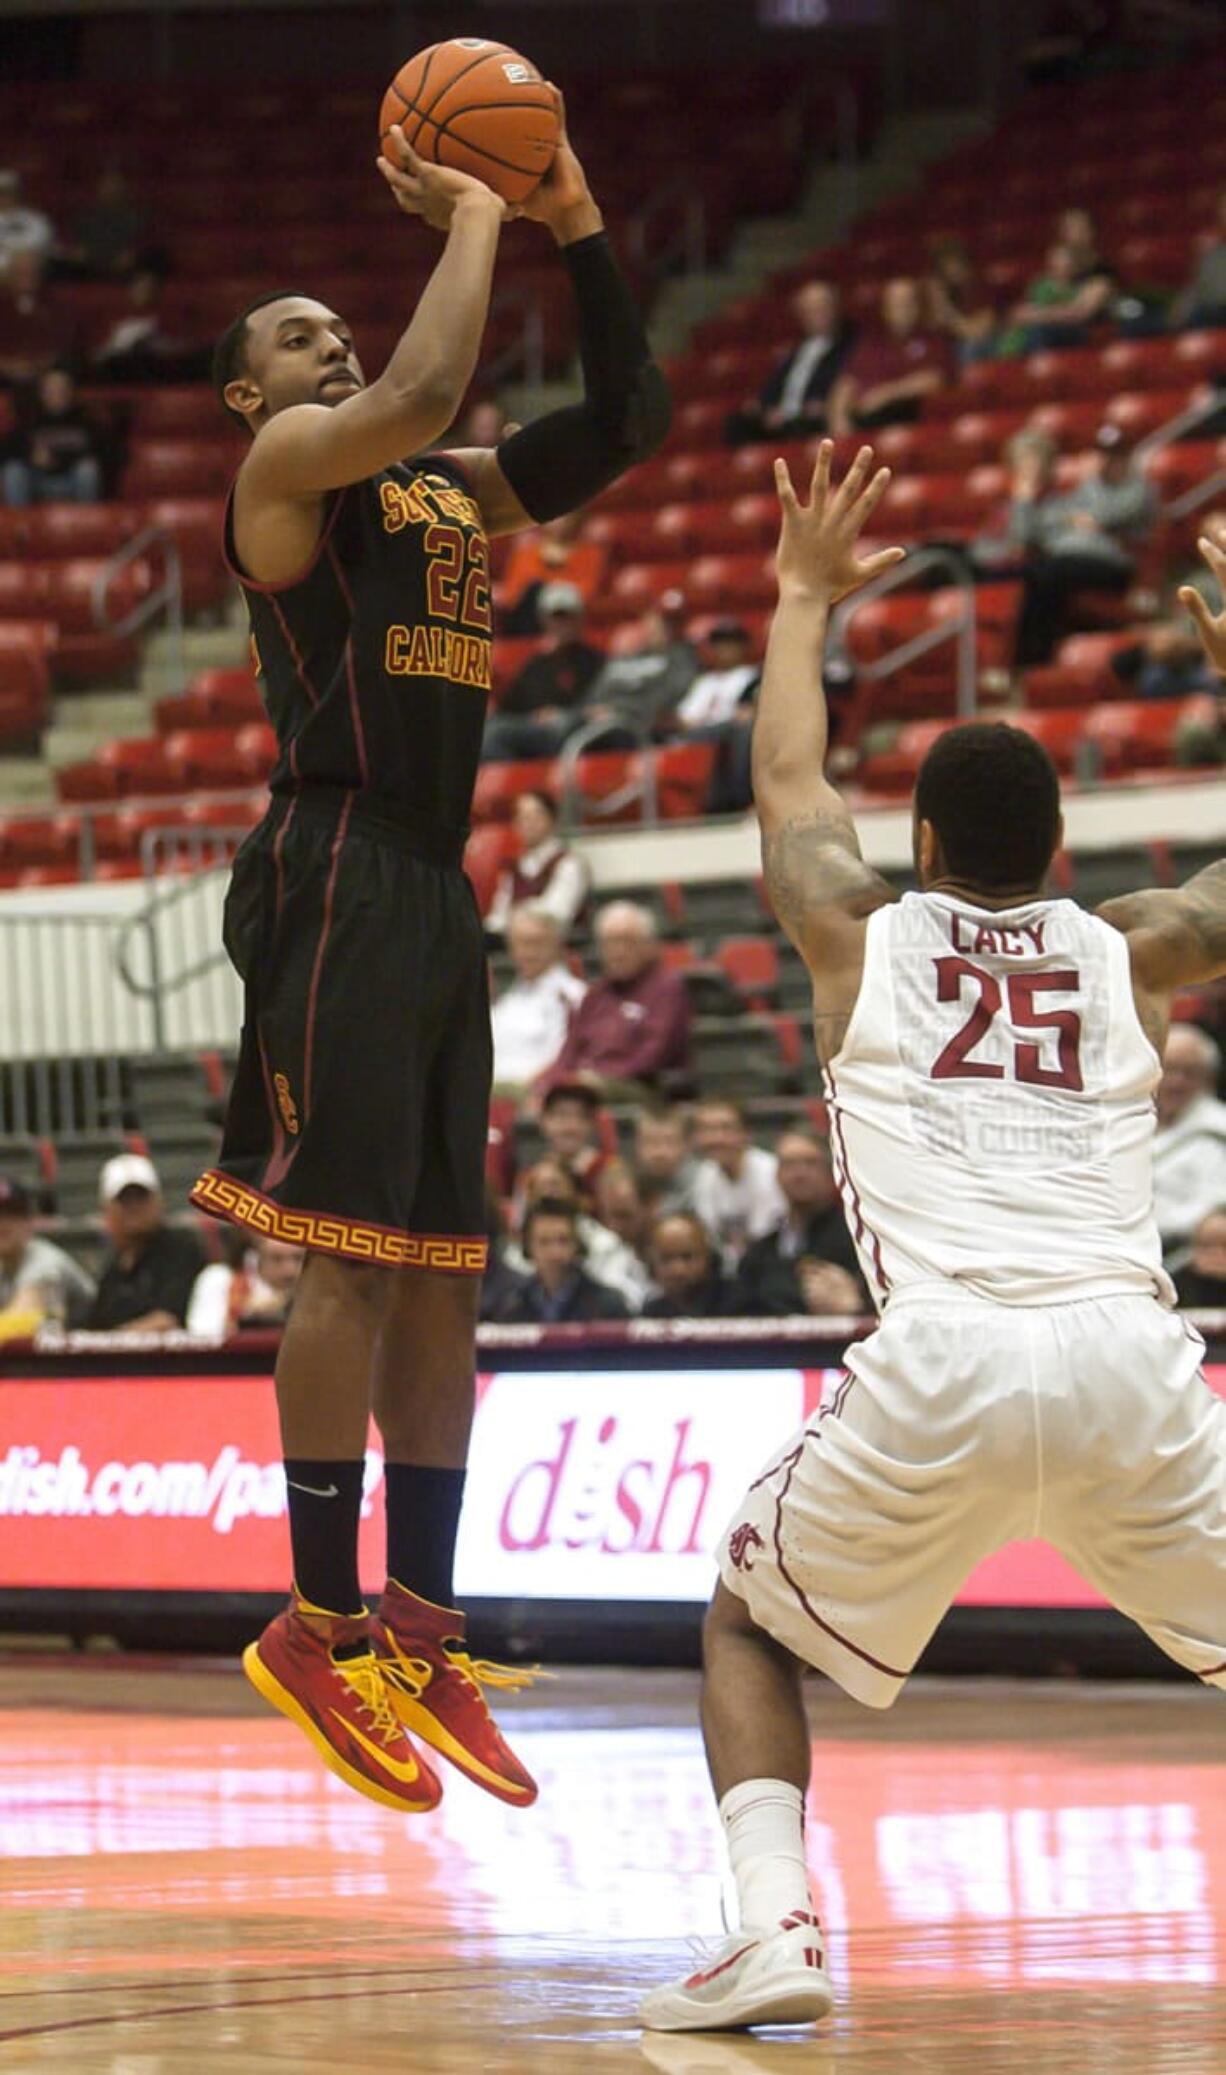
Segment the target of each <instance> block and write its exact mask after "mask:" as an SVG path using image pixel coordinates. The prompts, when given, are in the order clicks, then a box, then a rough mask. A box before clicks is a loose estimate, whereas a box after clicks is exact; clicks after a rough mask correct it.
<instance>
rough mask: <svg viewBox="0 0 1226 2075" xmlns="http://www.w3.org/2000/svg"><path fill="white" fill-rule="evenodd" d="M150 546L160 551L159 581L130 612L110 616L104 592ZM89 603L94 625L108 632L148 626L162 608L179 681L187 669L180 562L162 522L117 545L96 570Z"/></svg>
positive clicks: (107, 591)
mask: <svg viewBox="0 0 1226 2075" xmlns="http://www.w3.org/2000/svg"><path fill="white" fill-rule="evenodd" d="M150 548H153V549H157V550H159V551H160V553H161V555H162V561H163V570H164V574H163V577H162V581H161V583H160V584H155V585H154V588H153V589H152V591H150V592H149V594H148V596H147V597H145V598H141V599H138V601H137V603H136V604H135V605H134V606H133V607H132V610H131V612H129V613H125V614H124V615H123V617H122V618H120V619H113V618H112V617H111V615H110V613H109V611H108V609H107V596H108V593H109V591H110V588H111V585H112V584H113V583H114V582H115V580H116V578H117V577H119V576H120V575H121V574H122V572H123V571H124V570H125V569H126V568H127V567H128V565H129V563H132V562H136V561H139V560H140V558H141V556H142V555H144V554H145V553H146V552H147V550H149V549H150ZM90 607H91V610H92V612H93V615H94V622H95V624H96V625H97V626H99V627H101V628H103V629H105V631H106V632H107V633H108V634H116V635H119V636H123V635H126V634H135V633H136V631H137V629H138V628H140V627H144V626H147V625H148V623H149V621H150V620H151V619H152V618H153V617H154V615H155V614H156V613H159V612H162V611H165V614H166V624H167V626H168V628H169V630H170V635H171V640H172V642H173V662H174V674H175V676H176V678H177V679H178V680H179V682H180V684H182V683H183V682H184V680H185V676H186V670H185V662H184V647H183V564H182V561H181V559H180V556H179V549H178V545H177V543H176V541H175V539H174V537H173V535H171V534H170V533H168V532H167V531H166V528H165V527H164V526H145V527H142V529H141V531H140V532H139V533H135V534H133V536H132V538H131V540H126V541H125V542H124V544H123V546H122V547H121V548H117V549H116V551H115V553H114V554H113V555H111V556H110V557H109V558H108V560H107V561H106V562H105V563H104V565H103V567H102V568H101V569H100V570H99V571H98V574H97V576H96V577H95V578H94V581H93V584H92V586H91V588H90Z"/></svg>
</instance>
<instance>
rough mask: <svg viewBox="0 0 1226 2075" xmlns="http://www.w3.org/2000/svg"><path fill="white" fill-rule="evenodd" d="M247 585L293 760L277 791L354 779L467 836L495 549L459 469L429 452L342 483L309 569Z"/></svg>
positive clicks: (281, 746) (283, 752)
mask: <svg viewBox="0 0 1226 2075" xmlns="http://www.w3.org/2000/svg"><path fill="white" fill-rule="evenodd" d="M225 542H226V555H227V559H228V561H229V563H230V567H231V569H232V570H233V572H234V574H235V576H236V577H237V578H238V580H239V582H240V583H241V584H242V587H243V592H244V595H245V597H246V601H247V607H248V611H249V613H250V616H251V632H252V638H253V643H254V647H255V652H256V663H257V668H258V670H259V672H260V676H261V679H262V682H263V690H264V699H265V703H266V705H267V708H268V714H269V718H270V720H271V721H272V724H273V727H274V728H275V730H276V735H277V744H278V751H279V754H278V758H277V764H276V768H275V770H274V772H273V777H272V789H273V791H274V792H282V793H284V792H289V791H294V790H296V789H297V788H298V787H300V786H302V785H311V784H323V785H327V786H332V787H335V786H341V787H344V788H346V789H347V790H353V791H357V792H359V793H364V794H367V795H370V796H371V798H372V800H374V801H375V802H377V803H379V804H381V805H382V807H383V810H384V811H385V812H391V813H393V814H395V815H397V818H401V819H403V820H405V821H407V822H409V823H411V824H413V825H415V826H420V827H422V828H424V829H429V830H437V831H439V832H443V831H447V832H449V833H453V834H455V833H459V834H462V832H463V830H464V828H465V826H466V824H467V821H468V815H469V808H470V803H471V800H472V791H473V786H474V783H475V782H476V775H477V766H478V764H479V762H480V757H481V736H482V730H483V727H484V723H485V705H486V696H487V694H488V692H489V687H490V653H491V627H492V616H491V607H490V582H489V548H488V544H487V541H486V537H485V531H484V528H483V526H482V523H481V515H480V512H479V510H478V507H477V505H476V503H475V501H474V499H473V498H472V497H471V496H470V494H469V492H468V488H467V486H466V483H465V481H464V479H463V477H462V474H461V471H460V470H459V468H458V467H457V466H456V465H455V464H454V463H453V462H452V461H451V460H450V459H449V458H447V457H443V456H436V455H430V456H428V457H427V458H426V459H425V460H423V461H420V462H410V463H404V464H398V465H397V466H395V467H393V468H388V469H384V470H383V471H382V472H381V473H380V474H378V475H375V476H371V477H368V478H367V479H366V480H365V481H364V482H360V483H354V484H352V485H351V486H350V487H349V488H348V489H344V490H337V491H335V492H334V493H333V495H332V498H331V500H330V503H329V506H328V510H327V513H326V517H325V520H324V527H323V531H322V534H321V536H320V540H319V545H318V547H317V548H316V551H315V553H314V555H313V556H312V558H311V560H310V562H309V564H308V565H307V567H306V568H305V569H304V570H303V571H302V573H301V574H300V575H299V576H297V577H296V578H294V579H293V580H291V581H290V582H289V583H286V584H275V585H269V584H258V583H255V582H254V581H253V580H252V579H251V578H250V577H248V576H247V575H245V574H244V572H243V570H242V569H241V568H240V567H239V566H238V564H237V559H236V556H235V551H234V541H233V507H232V504H231V505H230V506H228V507H227V511H226V528H225Z"/></svg>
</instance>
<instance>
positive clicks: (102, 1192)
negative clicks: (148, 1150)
mask: <svg viewBox="0 0 1226 2075" xmlns="http://www.w3.org/2000/svg"><path fill="white" fill-rule="evenodd" d="M161 1186H162V1184H161V1182H160V1181H159V1180H158V1171H157V1168H156V1167H155V1166H154V1164H153V1162H152V1160H147V1159H146V1158H145V1155H144V1154H143V1153H116V1155H115V1158H114V1159H113V1160H108V1161H107V1163H106V1165H105V1166H104V1168H103V1170H102V1173H101V1175H100V1176H99V1178H98V1198H99V1201H100V1202H101V1203H103V1204H107V1203H114V1202H115V1200H116V1198H117V1197H119V1196H122V1195H123V1192H124V1190H125V1189H147V1190H148V1192H149V1194H150V1195H151V1196H156V1195H157V1194H158V1192H159V1191H160V1189H161Z"/></svg>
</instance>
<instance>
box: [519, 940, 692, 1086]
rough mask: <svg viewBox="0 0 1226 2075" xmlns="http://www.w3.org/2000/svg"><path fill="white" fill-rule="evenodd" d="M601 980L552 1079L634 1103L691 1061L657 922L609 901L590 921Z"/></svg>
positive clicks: (679, 998)
mask: <svg viewBox="0 0 1226 2075" xmlns="http://www.w3.org/2000/svg"><path fill="white" fill-rule="evenodd" d="M596 951H597V955H598V957H599V959H600V965H601V977H600V979H598V980H597V981H595V982H594V984H593V985H592V986H591V987H589V988H588V991H587V993H586V994H585V996H584V998H583V1000H582V1001H581V1002H580V1004H579V1006H578V1008H577V1009H576V1010H575V1013H574V1015H573V1017H572V1018H571V1025H570V1030H569V1032H568V1034H567V1039H566V1043H565V1044H564V1045H563V1047H562V1051H561V1054H560V1056H559V1059H558V1062H557V1065H556V1067H555V1068H554V1070H553V1076H552V1078H553V1080H554V1081H575V1080H580V1081H586V1082H587V1083H588V1085H589V1086H590V1087H592V1088H595V1089H597V1090H599V1091H600V1093H601V1094H602V1095H603V1096H604V1099H605V1100H606V1101H634V1100H635V1098H636V1097H638V1096H641V1095H643V1094H645V1093H646V1092H647V1091H648V1090H649V1089H651V1088H655V1087H658V1086H659V1085H661V1083H663V1082H666V1081H668V1080H669V1078H670V1077H676V1076H677V1075H684V1074H685V1073H686V1071H687V1070H688V1067H689V1061H690V1002H689V995H688V994H687V992H686V987H685V982H684V980H683V979H682V978H681V976H680V974H679V973H675V972H672V971H671V970H670V969H669V967H668V966H666V965H665V964H664V963H663V961H662V959H661V957H660V946H659V942H658V940H657V937H656V923H655V917H654V915H653V914H652V913H651V910H650V909H649V908H642V907H639V906H638V904H637V903H636V902H634V901H611V902H610V903H609V905H608V907H606V908H602V909H601V911H600V913H599V915H598V916H597V918H596Z"/></svg>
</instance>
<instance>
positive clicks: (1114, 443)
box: [1094, 423, 1131, 454]
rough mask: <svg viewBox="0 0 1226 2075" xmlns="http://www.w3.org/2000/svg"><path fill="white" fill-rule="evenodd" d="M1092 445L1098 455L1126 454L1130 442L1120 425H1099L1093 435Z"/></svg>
mask: <svg viewBox="0 0 1226 2075" xmlns="http://www.w3.org/2000/svg"><path fill="white" fill-rule="evenodd" d="M1094 444H1095V446H1096V447H1097V448H1098V451H1099V453H1100V454H1123V453H1126V452H1127V450H1128V447H1129V446H1130V444H1131V442H1130V440H1129V438H1128V434H1127V433H1126V432H1125V430H1124V428H1123V426H1122V425H1111V424H1109V423H1108V424H1106V425H1100V426H1099V428H1098V431H1097V432H1096V433H1095V435H1094Z"/></svg>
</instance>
